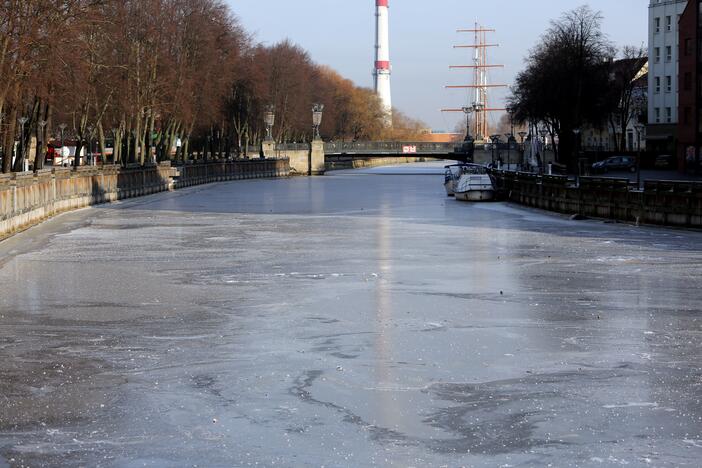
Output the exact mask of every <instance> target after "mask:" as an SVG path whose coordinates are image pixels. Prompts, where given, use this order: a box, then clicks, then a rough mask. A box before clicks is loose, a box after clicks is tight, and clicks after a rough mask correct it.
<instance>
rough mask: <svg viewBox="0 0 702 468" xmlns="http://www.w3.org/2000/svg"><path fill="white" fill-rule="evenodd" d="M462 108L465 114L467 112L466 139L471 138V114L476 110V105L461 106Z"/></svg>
mask: <svg viewBox="0 0 702 468" xmlns="http://www.w3.org/2000/svg"><path fill="white" fill-rule="evenodd" d="M461 110H462V111H463V113H464V114H466V138H465V139H466V141H468V140H469V139H470V114H472V113H473V112H475V106H473V107H468V106H464V107H461Z"/></svg>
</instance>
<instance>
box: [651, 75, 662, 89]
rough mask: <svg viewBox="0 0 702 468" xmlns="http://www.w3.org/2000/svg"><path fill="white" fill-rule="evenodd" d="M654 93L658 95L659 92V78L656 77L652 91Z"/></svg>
mask: <svg viewBox="0 0 702 468" xmlns="http://www.w3.org/2000/svg"><path fill="white" fill-rule="evenodd" d="M653 92H654V93H660V92H661V77H660V76H657V77H656V79H655V87H654V90H653Z"/></svg>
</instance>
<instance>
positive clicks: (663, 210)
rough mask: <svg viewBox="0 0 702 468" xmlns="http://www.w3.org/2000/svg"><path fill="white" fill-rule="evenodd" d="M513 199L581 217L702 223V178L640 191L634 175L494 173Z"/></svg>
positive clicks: (653, 183) (647, 185) (696, 225)
mask: <svg viewBox="0 0 702 468" xmlns="http://www.w3.org/2000/svg"><path fill="white" fill-rule="evenodd" d="M493 175H494V177H495V182H496V184H497V187H498V189H499V190H500V191H501V192H502V193H503V194H504V196H505V197H506V198H507V199H508V200H509V201H511V202H514V203H518V204H520V205H526V206H531V207H534V208H541V209H544V210H550V211H555V212H558V213H565V214H575V215H579V216H581V217H587V216H591V217H597V218H606V219H611V220H616V221H622V222H631V223H637V224H639V223H644V224H658V225H664V226H679V227H694V228H700V227H702V182H687V181H666V180H651V181H645V182H644V185H643V189H642V190H640V189H639V188H638V187H636V184H633V185H632V184H631V183H630V182H629V180H628V179H615V178H607V177H580V178H579V180H578V181H577V182H576V181H573V180H571V179H569V178H568V177H566V176H546V175H544V176H539V175H536V174H529V173H521V172H505V171H493Z"/></svg>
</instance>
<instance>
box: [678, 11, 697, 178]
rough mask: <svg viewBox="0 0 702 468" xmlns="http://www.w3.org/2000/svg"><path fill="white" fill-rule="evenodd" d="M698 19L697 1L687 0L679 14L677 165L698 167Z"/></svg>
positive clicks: (687, 168)
mask: <svg viewBox="0 0 702 468" xmlns="http://www.w3.org/2000/svg"><path fill="white" fill-rule="evenodd" d="M701 29H702V22H701V21H700V1H699V0H690V1H689V2H688V4H687V8H685V11H684V12H683V14H682V16H681V18H680V50H679V55H680V69H679V70H680V80H679V84H678V86H679V96H678V99H679V103H680V106H679V109H680V110H679V113H678V148H677V160H678V169H680V170H683V171H686V170H687V171H690V170H695V169H696V168H699V161H700V156H701V154H700V153H701V152H702V148H701V147H702V127H701V125H702V115H700V114H701V112H702V109H701V108H700V103H701V102H702V95H701V93H702V74H701V73H700V72H701V70H702V50H700V40H702V33H701Z"/></svg>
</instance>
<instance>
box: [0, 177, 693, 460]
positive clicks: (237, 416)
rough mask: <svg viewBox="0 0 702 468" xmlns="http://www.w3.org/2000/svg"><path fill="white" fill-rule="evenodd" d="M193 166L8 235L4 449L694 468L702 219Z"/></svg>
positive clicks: (2, 322)
mask: <svg viewBox="0 0 702 468" xmlns="http://www.w3.org/2000/svg"><path fill="white" fill-rule="evenodd" d="M439 169H440V167H439V166H437V165H434V166H432V165H425V166H405V167H398V168H384V169H376V170H367V171H358V172H340V173H330V174H329V175H327V176H325V177H319V178H293V179H285V180H251V181H241V182H233V183H221V184H212V185H207V186H200V187H193V188H190V189H185V190H181V191H178V192H172V193H164V194H158V195H154V196H151V197H146V198H140V199H135V200H130V201H125V202H122V203H116V204H113V205H104V206H100V207H97V208H92V209H87V210H82V211H78V212H73V213H69V214H65V215H62V216H60V217H58V218H56V219H54V220H51V221H49V222H47V223H44V224H43V225H41V226H39V227H36V228H33V229H30V230H29V231H26V232H24V233H22V234H19V235H17V236H15V237H14V238H11V239H10V240H8V241H5V242H2V243H0V285H1V286H0V287H1V288H2V292H1V293H0V467H6V466H12V467H15V466H23V465H29V466H32V467H36V466H62V465H63V466H116V467H137V466H139V467H140V466H158V467H161V466H163V467H170V466H200V467H229V466H295V467H298V466H310V467H319V466H327V467H336V466H339V467H345V466H349V467H360V466H398V467H425V466H449V467H458V466H491V467H494V466H548V465H549V464H550V465H552V466H560V467H562V466H620V465H627V466H656V467H661V466H671V467H672V466H699V464H700V460H701V459H702V402H701V401H700V399H702V369H701V366H702V233H700V232H686V231H682V230H679V231H676V230H667V229H660V228H649V227H643V228H636V227H633V226H629V225H622V224H606V223H603V222H602V221H595V220H591V221H571V220H569V219H567V218H565V217H560V216H556V215H550V214H544V213H542V212H537V211H531V210H526V209H522V208H519V207H516V206H512V205H506V204H501V203H494V204H473V205H472V204H462V203H459V202H456V201H454V200H452V199H447V198H446V197H445V195H444V191H443V187H442V182H443V176H442V175H441V171H440V170H439Z"/></svg>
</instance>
